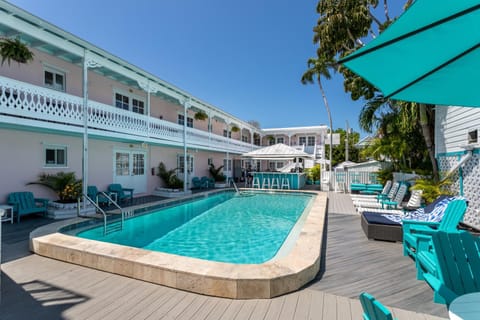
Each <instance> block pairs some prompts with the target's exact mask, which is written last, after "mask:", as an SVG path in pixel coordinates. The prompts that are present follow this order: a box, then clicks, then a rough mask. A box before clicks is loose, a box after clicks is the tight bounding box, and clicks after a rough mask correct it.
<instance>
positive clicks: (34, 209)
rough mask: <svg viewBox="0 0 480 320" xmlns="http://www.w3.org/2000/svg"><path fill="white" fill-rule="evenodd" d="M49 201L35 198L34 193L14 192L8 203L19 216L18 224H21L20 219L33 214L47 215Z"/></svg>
mask: <svg viewBox="0 0 480 320" xmlns="http://www.w3.org/2000/svg"><path fill="white" fill-rule="evenodd" d="M48 201H49V200H48V199H41V198H35V197H34V196H33V193H32V192H28V191H22V192H12V193H10V194H9V195H8V198H7V203H8V204H9V205H11V206H13V213H14V214H17V222H20V217H21V216H24V215H27V214H33V213H42V214H43V215H46V214H47V209H48Z"/></svg>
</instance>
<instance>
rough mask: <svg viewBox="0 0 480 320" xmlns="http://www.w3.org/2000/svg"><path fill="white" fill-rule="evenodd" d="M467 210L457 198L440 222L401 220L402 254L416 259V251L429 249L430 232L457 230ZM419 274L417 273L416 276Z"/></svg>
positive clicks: (463, 202) (464, 203)
mask: <svg viewBox="0 0 480 320" xmlns="http://www.w3.org/2000/svg"><path fill="white" fill-rule="evenodd" d="M466 211H467V202H466V201H465V200H463V199H457V200H453V201H452V202H450V203H449V204H448V206H447V208H446V209H445V213H444V215H443V218H442V220H441V221H440V222H427V221H415V220H403V221H402V222H403V255H404V256H410V257H411V258H412V259H414V260H416V255H417V253H418V252H420V251H423V250H429V246H430V240H431V237H432V234H434V233H435V232H437V231H454V230H457V226H458V223H459V222H460V221H462V219H463V215H464V214H465V212H466ZM417 270H418V264H417ZM418 276H420V277H421V275H418V274H417V277H418Z"/></svg>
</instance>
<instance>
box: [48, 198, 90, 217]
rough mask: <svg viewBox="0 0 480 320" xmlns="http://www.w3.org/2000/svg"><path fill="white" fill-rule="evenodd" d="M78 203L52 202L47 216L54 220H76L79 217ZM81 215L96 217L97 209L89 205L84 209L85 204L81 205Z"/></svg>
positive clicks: (49, 204)
mask: <svg viewBox="0 0 480 320" xmlns="http://www.w3.org/2000/svg"><path fill="white" fill-rule="evenodd" d="M77 206H78V203H77V202H74V203H59V202H55V201H50V202H49V203H48V213H47V216H48V217H49V218H52V219H67V218H75V217H77V215H78V210H77ZM80 214H81V215H94V214H95V207H94V206H93V205H91V204H87V207H86V208H84V207H83V202H81V203H80Z"/></svg>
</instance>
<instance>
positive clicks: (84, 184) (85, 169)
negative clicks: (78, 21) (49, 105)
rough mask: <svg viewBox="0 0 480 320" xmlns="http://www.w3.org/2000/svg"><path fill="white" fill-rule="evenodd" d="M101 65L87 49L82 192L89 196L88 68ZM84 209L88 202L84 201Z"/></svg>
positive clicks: (85, 55)
mask: <svg viewBox="0 0 480 320" xmlns="http://www.w3.org/2000/svg"><path fill="white" fill-rule="evenodd" d="M99 66H100V64H99V63H98V62H96V61H95V60H93V58H92V57H91V56H90V54H89V52H88V51H87V50H86V49H85V50H84V53H83V150H82V160H83V162H82V192H83V194H87V186H88V68H96V67H99ZM83 200H84V201H83V207H84V208H86V206H87V201H86V199H83Z"/></svg>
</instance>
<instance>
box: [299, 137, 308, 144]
mask: <svg viewBox="0 0 480 320" xmlns="http://www.w3.org/2000/svg"><path fill="white" fill-rule="evenodd" d="M298 144H299V145H306V144H307V137H299V138H298Z"/></svg>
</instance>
